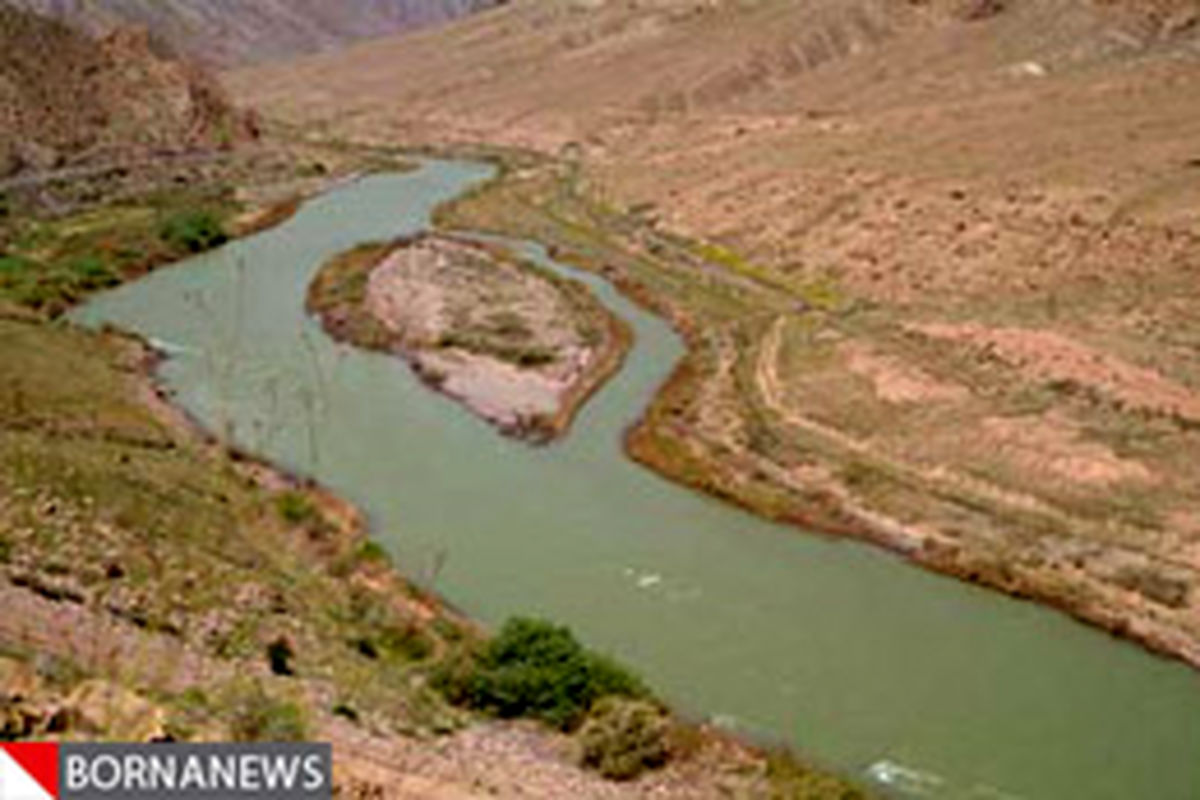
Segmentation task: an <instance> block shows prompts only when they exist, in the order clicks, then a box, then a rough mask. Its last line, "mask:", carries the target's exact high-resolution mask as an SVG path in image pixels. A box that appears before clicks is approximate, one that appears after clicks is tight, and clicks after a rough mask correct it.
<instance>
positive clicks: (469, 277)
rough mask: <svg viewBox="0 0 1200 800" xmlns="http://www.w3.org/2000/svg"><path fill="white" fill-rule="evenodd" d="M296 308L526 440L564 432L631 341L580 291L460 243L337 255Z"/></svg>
mask: <svg viewBox="0 0 1200 800" xmlns="http://www.w3.org/2000/svg"><path fill="white" fill-rule="evenodd" d="M307 306H308V310H309V312H310V313H312V314H314V315H315V316H317V317H318V318H319V319H320V320H321V322H322V325H323V326H324V328H325V330H326V331H327V332H328V333H329V334H330V335H332V336H333V337H334V338H335V339H338V340H340V341H347V342H350V343H352V344H356V345H358V346H360V347H366V348H368V349H374V350H381V351H384V352H389V353H392V354H394V355H397V356H399V357H401V358H403V359H404V360H405V361H407V362H408V363H409V365H410V366H411V367H412V369H413V371H414V372H415V373H416V374H417V375H418V376H420V378H421V379H422V380H423V381H424V382H425V383H426V384H427V385H428V386H430V387H431V388H432V389H434V390H436V391H439V392H441V393H443V394H445V395H447V396H449V397H451V398H453V399H455V400H457V401H458V402H460V403H462V404H463V405H464V406H466V407H467V408H468V409H470V410H471V411H472V412H474V413H475V414H477V415H478V416H480V417H482V418H483V419H485V420H487V421H488V422H490V423H492V424H493V425H495V426H496V427H497V428H498V429H499V430H500V431H501V432H503V433H505V434H507V435H510V436H513V437H515V438H520V439H525V440H527V441H532V442H537V443H547V442H550V441H552V440H554V439H556V438H559V437H561V436H563V435H565V434H566V432H567V431H568V429H569V428H570V425H571V422H572V420H574V418H575V416H576V414H577V413H578V412H579V410H580V408H582V406H583V404H584V403H585V402H586V401H587V399H588V398H590V397H591V396H592V395H593V394H594V393H595V392H596V391H598V390H599V388H600V387H601V386H603V384H604V382H605V381H607V380H608V378H610V377H611V376H612V375H613V374H615V373H616V372H617V371H618V370H619V369H620V367H621V363H622V362H623V360H624V358H625V355H626V354H627V353H628V351H629V348H630V347H631V346H632V335H631V333H630V331H629V328H628V326H626V325H625V324H624V323H622V322H621V321H620V320H619V319H618V318H617V317H615V316H614V315H613V314H612V313H610V312H609V311H607V310H606V309H605V308H604V307H603V306H601V305H600V304H599V303H598V302H596V300H595V299H594V298H593V297H592V296H591V294H590V292H588V290H587V289H586V287H584V286H582V285H580V284H578V283H575V282H572V281H569V280H566V279H563V278H560V277H559V276H557V275H554V274H553V273H550V272H548V271H546V270H542V269H539V268H538V267H536V266H535V265H533V264H531V263H529V262H527V261H525V260H522V259H520V258H518V257H516V256H514V255H513V254H512V253H511V252H509V251H507V250H506V249H504V248H503V247H501V246H499V245H495V244H481V243H479V242H473V241H468V240H462V239H451V238H443V237H434V236H425V235H422V236H418V237H415V238H412V239H407V240H402V241H399V242H395V243H393V244H390V245H367V246H363V247H359V248H356V249H355V250H353V251H351V252H349V253H345V254H342V255H340V256H338V257H337V258H335V259H334V260H333V261H332V262H330V263H329V264H327V265H326V266H325V267H323V268H322V270H321V272H320V273H319V274H318V275H317V278H316V279H315V280H314V282H313V283H312V285H311V287H310V289H309V292H308V300H307Z"/></svg>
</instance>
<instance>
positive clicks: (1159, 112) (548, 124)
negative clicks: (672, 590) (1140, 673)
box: [230, 0, 1200, 663]
mask: <svg viewBox="0 0 1200 800" xmlns="http://www.w3.org/2000/svg"><path fill="white" fill-rule="evenodd" d="M230 82H231V85H232V86H233V87H235V92H236V94H238V95H239V96H240V97H242V98H244V99H246V100H247V101H248V102H251V103H254V104H255V105H257V106H259V107H261V108H263V109H264V110H266V111H267V113H268V114H270V115H272V116H275V117H279V118H282V119H285V120H289V121H291V122H293V123H297V124H300V125H302V126H303V128H304V129H305V130H307V131H310V132H313V133H315V134H317V135H324V136H330V137H333V138H357V139H367V140H371V141H377V142H389V143H396V142H411V143H433V144H446V143H454V142H459V143H464V142H474V143H480V142H483V143H492V144H499V145H506V146H510V147H514V146H515V147H522V148H531V149H533V150H537V151H540V152H541V153H543V154H545V155H549V156H552V157H554V158H555V159H557V163H550V164H545V163H543V164H542V165H541V166H538V165H537V164H536V162H526V168H525V169H524V170H519V171H514V172H511V173H510V174H509V176H508V178H507V179H506V180H505V181H504V182H503V183H501V184H499V185H497V186H495V187H493V188H492V189H491V190H490V191H488V192H486V193H484V194H482V195H480V196H477V197H474V198H472V199H471V200H469V201H467V202H464V203H460V204H458V206H456V207H455V208H454V209H451V210H449V211H447V212H446V213H445V214H443V222H445V223H447V224H457V225H469V226H476V227H479V226H482V227H489V228H494V229H500V230H504V231H508V232H514V233H520V234H523V235H528V236H534V237H536V238H539V239H541V240H543V241H545V242H547V243H548V244H552V245H555V246H556V247H558V248H559V250H560V251H561V252H564V253H568V254H569V255H570V256H571V257H572V258H574V260H576V261H577V262H579V263H581V264H584V265H587V266H591V267H594V268H597V269H604V270H606V271H607V272H608V273H609V274H611V275H612V276H613V277H615V278H616V279H618V280H619V281H620V282H621V283H622V285H623V286H625V287H626V288H627V289H629V290H630V291H635V292H638V293H639V296H641V297H642V298H643V299H645V300H646V301H647V302H650V303H652V304H653V305H654V306H655V307H656V308H658V309H659V310H661V311H663V313H666V314H669V315H670V316H671V318H672V319H673V320H674V321H675V322H676V324H677V325H678V327H679V328H680V329H681V330H682V331H683V332H684V333H685V334H686V335H687V337H688V340H689V345H690V348H691V356H690V358H689V360H688V361H687V363H686V364H684V365H683V367H681V369H680V370H679V372H678V373H677V375H676V379H675V380H674V381H673V382H672V384H671V385H670V386H669V387H667V389H666V390H665V391H664V393H663V394H662V395H661V396H660V397H659V398H658V400H657V402H656V403H655V405H654V407H653V408H652V409H651V410H650V412H649V414H648V415H647V418H646V420H644V422H643V425H642V426H641V427H640V428H639V429H638V431H637V432H636V433H635V434H634V435H633V436H632V438H631V441H630V446H631V449H632V451H633V452H634V454H635V455H637V457H638V458H640V459H641V460H643V461H645V462H647V463H649V464H651V465H653V466H655V467H656V468H658V469H659V470H661V471H663V472H665V473H667V474H670V475H673V476H674V477H676V478H677V479H679V480H681V481H686V482H688V483H691V484H693V485H696V486H699V487H702V488H705V489H708V490H710V491H714V492H716V493H719V494H721V495H722V496H725V497H729V498H733V499H736V500H738V501H739V502H742V503H744V504H747V505H750V506H753V507H755V508H757V509H759V510H761V511H763V512H764V513H770V514H773V515H776V516H779V517H783V518H787V519H793V520H801V521H804V522H807V523H809V524H814V525H818V526H821V527H824V528H826V529H831V530H840V531H845V532H848V533H853V534H855V535H860V536H866V537H869V538H872V539H874V540H877V541H881V542H884V543H886V544H887V545H888V546H890V547H893V548H896V549H899V550H902V551H903V552H905V553H906V554H908V555H909V556H910V557H912V558H913V559H915V560H918V561H921V562H922V563H926V564H928V565H930V566H932V567H934V568H936V569H940V570H943V571H947V572H951V573H954V574H958V575H961V576H963V577H965V578H967V579H970V580H975V581H979V582H982V583H986V584H989V585H993V586H997V587H1000V588H1002V589H1004V590H1006V591H1009V592H1012V593H1015V594H1019V595H1022V596H1033V597H1037V598H1040V599H1042V600H1045V601H1047V602H1052V603H1055V604H1058V605H1061V606H1063V607H1065V608H1067V609H1069V610H1070V611H1072V612H1073V613H1075V614H1077V615H1079V616H1081V617H1084V618H1086V619H1089V620H1091V621H1093V622H1096V623H1098V624H1101V625H1104V626H1106V627H1109V628H1112V629H1114V630H1118V631H1121V632H1125V633H1128V634H1131V635H1133V636H1135V637H1137V638H1139V639H1141V640H1143V641H1145V642H1148V643H1150V644H1152V645H1153V646H1156V647H1158V648H1161V649H1164V650H1168V651H1170V652H1173V653H1176V654H1178V655H1181V656H1183V657H1185V658H1188V659H1190V660H1191V661H1193V663H1200V493H1198V492H1197V489H1196V485H1195V482H1194V481H1193V480H1191V479H1190V478H1189V476H1190V475H1191V474H1192V473H1194V469H1195V454H1196V453H1197V452H1200V327H1198V326H1197V323H1196V316H1195V314H1194V313H1193V312H1194V308H1195V305H1196V301H1197V300H1198V299H1200V289H1198V288H1197V287H1198V286H1200V282H1198V281H1200V236H1198V234H1197V226H1198V224H1200V211H1198V209H1200V145H1198V144H1197V143H1198V142H1200V92H1197V91H1196V87H1197V86H1198V85H1200V3H1198V2H1196V0H1162V2H1134V1H1133V0H1128V1H1127V2H1120V1H1118V0H1071V1H1070V2H1067V1H1066V0H924V1H920V0H836V1H835V0H758V2H749V1H748V0H746V1H744V2H735V1H734V0H728V1H727V2H719V1H717V2H700V1H699V0H696V1H694V2H684V1H683V0H678V1H675V2H670V1H666V0H663V1H660V2H617V1H616V0H612V1H610V2H556V3H549V2H515V3H513V4H511V5H510V6H509V7H507V8H505V9H500V10H496V11H494V12H492V13H489V14H485V15H481V16H478V17H475V18H472V19H468V20H464V21H462V22H460V23H458V24H455V25H452V26H450V27H447V28H444V29H441V30H437V31H432V32H423V33H419V34H416V35H413V36H409V37H406V38H404V39H398V40H397V39H387V40H380V41H375V42H370V43H364V44H361V45H358V46H355V47H353V48H350V49H348V50H346V51H345V52H341V53H335V54H329V55H324V56H320V57H315V58H311V59H307V60H304V61H300V62H297V63H291V64H286V65H280V66H266V67H263V68H261V69H257V70H251V71H248V72H242V73H238V74H235V75H233V76H231V79H230Z"/></svg>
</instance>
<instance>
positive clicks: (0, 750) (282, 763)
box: [0, 742, 333, 800]
mask: <svg viewBox="0 0 1200 800" xmlns="http://www.w3.org/2000/svg"><path fill="white" fill-rule="evenodd" d="M332 796H333V749H332V747H330V745H328V744H82V743H80V744H76V743H65V742H64V743H62V744H49V743H46V744H43V743H36V744H31V743H20V744H0V800H57V799H58V798H61V799H62V800H115V799H116V798H122V800H124V799H125V798H132V800H159V798H169V799H170V800H243V799H244V800H330V798H331V797H332Z"/></svg>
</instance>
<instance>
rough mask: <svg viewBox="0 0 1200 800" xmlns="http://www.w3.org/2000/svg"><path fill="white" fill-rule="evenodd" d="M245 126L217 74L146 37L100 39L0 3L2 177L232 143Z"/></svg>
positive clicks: (123, 34) (126, 33)
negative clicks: (162, 52)
mask: <svg viewBox="0 0 1200 800" xmlns="http://www.w3.org/2000/svg"><path fill="white" fill-rule="evenodd" d="M244 125H245V122H244V120H243V119H241V118H240V117H239V116H238V115H237V114H236V112H235V111H234V110H233V108H232V106H231V105H230V104H229V102H228V100H227V99H226V97H225V94H224V92H223V90H222V89H221V88H220V86H219V84H217V82H216V81H215V80H213V79H212V78H211V77H210V76H208V75H206V74H205V73H204V72H203V71H201V70H199V69H196V68H194V67H191V66H188V65H186V64H184V63H181V62H178V61H172V60H168V59H164V58H161V57H159V56H157V55H155V54H154V53H153V52H152V50H151V47H150V43H149V40H148V39H147V37H146V36H145V34H144V33H140V32H138V31H134V30H130V29H117V30H115V31H113V32H112V33H110V34H108V35H107V36H105V37H104V38H102V39H93V38H91V37H89V36H87V35H85V34H82V33H79V32H77V31H75V30H72V29H70V28H68V27H66V26H65V25H63V24H61V23H58V22H54V21H52V20H49V19H46V18H43V17H40V16H38V15H35V14H30V13H26V12H23V11H19V10H17V9H15V8H12V7H10V6H7V5H5V4H2V3H0V176H6V175H8V174H10V173H12V172H16V171H19V170H21V169H35V170H36V169H49V168H54V167H60V166H63V165H64V164H66V163H67V162H79V161H87V160H91V159H98V158H112V157H115V156H139V155H141V156H144V155H147V154H153V153H161V152H163V151H170V152H178V151H182V150H187V149H192V148H212V147H217V146H225V145H229V144H232V143H233V142H234V141H235V140H236V139H238V138H239V137H241V136H243V135H244V133H245V130H244Z"/></svg>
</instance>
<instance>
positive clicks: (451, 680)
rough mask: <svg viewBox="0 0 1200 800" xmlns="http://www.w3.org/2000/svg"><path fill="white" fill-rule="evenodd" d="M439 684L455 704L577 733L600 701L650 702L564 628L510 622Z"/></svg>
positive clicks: (637, 682)
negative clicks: (613, 697)
mask: <svg viewBox="0 0 1200 800" xmlns="http://www.w3.org/2000/svg"><path fill="white" fill-rule="evenodd" d="M436 684H437V685H438V686H439V687H440V688H441V689H442V691H443V692H444V693H445V694H446V696H447V698H449V699H450V700H451V701H452V702H456V703H458V704H460V705H467V706H470V707H472V708H476V709H479V710H482V711H485V712H488V713H491V714H495V715H496V716H499V717H503V718H509V719H511V718H516V717H530V718H534V719H540V720H542V721H544V722H547V723H549V724H551V725H554V726H555V727H558V728H561V729H563V730H569V729H571V728H574V727H575V726H576V725H577V724H578V723H579V721H580V720H581V719H582V718H583V716H584V715H585V714H586V713H587V712H588V710H589V709H590V708H591V707H592V705H593V704H594V703H595V702H596V701H597V700H599V699H600V698H602V697H606V696H611V695H620V696H624V697H632V698H641V697H647V696H648V694H649V693H648V692H647V690H646V687H645V686H644V685H643V684H642V682H641V681H640V680H638V679H637V678H636V677H634V676H633V675H632V674H630V673H629V672H628V671H626V670H625V669H624V668H622V667H620V666H618V665H617V664H616V663H614V662H612V661H610V660H609V659H606V658H603V657H601V656H598V655H596V654H595V653H592V652H590V651H588V650H586V649H585V648H584V647H583V646H582V645H580V644H579V642H578V641H577V640H576V639H575V636H574V635H573V634H572V633H571V631H570V630H569V629H567V628H565V627H561V626H557V625H554V624H552V623H549V622H545V621H541V620H533V619H523V618H518V619H513V620H510V621H509V622H508V623H507V624H506V625H505V626H504V628H503V629H502V630H501V631H500V635H499V636H497V637H496V638H495V639H493V640H492V641H491V642H490V643H489V644H488V645H487V646H486V647H485V648H484V649H483V651H482V652H481V653H479V654H478V655H476V656H473V657H467V658H466V659H465V660H464V661H462V662H459V663H453V664H450V665H448V666H447V667H446V668H445V669H443V670H442V671H441V672H440V673H439V675H438V676H437V679H436Z"/></svg>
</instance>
